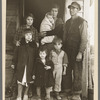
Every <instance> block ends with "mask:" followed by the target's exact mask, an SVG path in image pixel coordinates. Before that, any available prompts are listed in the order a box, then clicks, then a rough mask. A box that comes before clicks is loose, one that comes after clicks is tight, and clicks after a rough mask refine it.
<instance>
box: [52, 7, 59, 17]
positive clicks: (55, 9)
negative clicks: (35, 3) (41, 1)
mask: <svg viewBox="0 0 100 100" xmlns="http://www.w3.org/2000/svg"><path fill="white" fill-rule="evenodd" d="M51 15H52V16H53V17H54V18H56V17H57V15H58V8H52V9H51Z"/></svg>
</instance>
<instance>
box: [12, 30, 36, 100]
mask: <svg viewBox="0 0 100 100" xmlns="http://www.w3.org/2000/svg"><path fill="white" fill-rule="evenodd" d="M24 32H25V38H22V39H21V45H20V46H19V47H18V48H17V49H16V52H15V55H14V59H13V65H12V66H14V65H15V66H16V75H17V83H18V96H17V100H22V91H23V86H26V88H25V93H24V97H23V100H27V99H28V95H27V92H28V89H29V84H30V83H31V82H32V75H33V70H34V62H35V58H36V51H37V49H36V48H37V45H36V43H35V42H34V41H33V40H32V31H31V30H30V29H26V30H25V31H24Z"/></svg>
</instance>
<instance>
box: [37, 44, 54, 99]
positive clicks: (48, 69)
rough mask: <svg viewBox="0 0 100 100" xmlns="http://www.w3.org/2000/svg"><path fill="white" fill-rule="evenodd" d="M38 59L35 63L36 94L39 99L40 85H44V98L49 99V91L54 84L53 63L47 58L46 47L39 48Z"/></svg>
mask: <svg viewBox="0 0 100 100" xmlns="http://www.w3.org/2000/svg"><path fill="white" fill-rule="evenodd" d="M39 57H40V58H39V59H37V61H36V64H35V77H36V79H35V85H36V86H37V89H36V90H37V95H38V97H39V100H41V87H45V90H46V97H45V99H47V100H50V92H51V90H52V86H53V84H54V79H53V63H52V61H50V60H47V58H46V57H47V49H46V48H45V47H44V46H43V47H41V48H40V50H39Z"/></svg>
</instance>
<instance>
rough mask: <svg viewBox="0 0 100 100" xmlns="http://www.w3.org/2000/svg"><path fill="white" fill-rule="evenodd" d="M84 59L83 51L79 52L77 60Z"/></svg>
mask: <svg viewBox="0 0 100 100" xmlns="http://www.w3.org/2000/svg"><path fill="white" fill-rule="evenodd" d="M81 60H82V53H81V52H79V53H78V55H77V57H76V61H81Z"/></svg>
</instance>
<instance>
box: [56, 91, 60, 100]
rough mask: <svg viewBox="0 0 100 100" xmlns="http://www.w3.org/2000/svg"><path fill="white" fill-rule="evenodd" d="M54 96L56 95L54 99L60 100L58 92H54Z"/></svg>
mask: <svg viewBox="0 0 100 100" xmlns="http://www.w3.org/2000/svg"><path fill="white" fill-rule="evenodd" d="M55 94H56V99H57V100H61V97H60V95H59V92H55Z"/></svg>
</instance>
